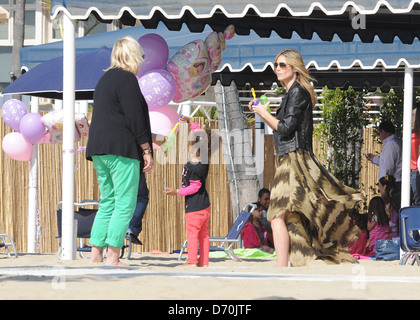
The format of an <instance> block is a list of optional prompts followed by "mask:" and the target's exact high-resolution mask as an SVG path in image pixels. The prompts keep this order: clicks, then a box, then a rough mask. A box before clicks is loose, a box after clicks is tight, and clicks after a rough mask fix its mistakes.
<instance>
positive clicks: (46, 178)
mask: <svg viewBox="0 0 420 320" xmlns="http://www.w3.org/2000/svg"><path fill="white" fill-rule="evenodd" d="M197 119H199V121H200V122H201V124H203V122H204V119H203V118H197ZM206 121H208V120H206ZM209 125H210V126H211V128H217V121H215V120H211V121H209ZM0 132H1V139H3V137H4V136H5V135H6V134H7V133H9V132H11V129H10V128H9V127H8V126H7V125H6V124H4V122H3V121H1V122H0ZM187 132H188V128H187V125H186V124H185V125H180V128H179V132H178V134H177V138H176V139H177V140H176V143H177V145H178V148H173V150H172V151H171V152H169V153H168V154H167V155H165V154H164V153H163V152H162V151H161V150H158V151H155V166H154V168H153V170H152V173H150V174H148V175H147V177H146V180H147V184H148V187H149V190H150V194H149V198H150V200H149V205H148V207H147V210H146V214H145V217H144V220H143V231H142V233H141V234H140V240H141V241H142V242H143V246H138V245H134V246H133V251H134V252H150V251H152V250H160V251H163V252H172V251H173V250H177V249H180V246H181V244H182V243H183V241H184V240H185V238H186V235H185V221H184V199H183V198H182V197H173V196H167V195H164V194H163V192H162V191H163V188H164V187H165V186H168V187H177V188H179V187H180V186H181V173H182V168H183V166H184V164H185V162H186V161H187V156H186V155H187ZM364 141H365V145H364V147H363V150H364V151H366V152H372V153H375V152H380V150H381V146H380V145H378V144H377V143H376V142H375V141H374V139H373V138H372V129H365V131H364ZM86 143H87V138H83V137H82V139H81V140H80V141H79V142H78V143H77V144H76V147H75V149H77V148H79V147H83V146H85V145H86ZM314 149H315V151H317V150H318V149H319V148H318V144H317V141H314ZM38 150H39V151H38V152H39V153H38V199H37V216H38V221H37V226H38V241H37V252H39V253H54V252H56V251H57V248H58V239H57V238H56V236H57V234H58V233H57V219H56V209H57V204H58V202H59V201H61V198H62V194H61V192H62V188H61V184H62V146H61V145H55V144H51V143H48V144H39V145H38ZM218 152H219V161H218V163H217V164H211V165H210V169H209V176H208V179H207V182H206V185H207V190H208V192H209V195H210V200H211V221H210V234H211V235H212V236H222V235H225V234H226V233H227V231H228V230H229V228H230V226H231V225H232V223H233V221H232V206H231V203H230V196H229V186H228V183H227V175H226V168H225V164H224V163H223V160H222V159H223V155H222V150H221V148H219V151H218ZM318 152H321V151H318ZM264 154H265V167H264V187H267V188H269V189H270V187H271V184H272V181H273V177H274V148H273V139H272V136H271V135H266V136H265V152H264ZM319 154H320V153H319ZM0 166H1V179H0V188H1V198H0V208H1V212H0V233H7V234H10V235H11V236H12V237H13V239H14V241H15V243H16V246H17V250H18V251H19V252H26V251H27V228H28V218H27V216H28V179H29V170H30V163H29V162H21V161H15V160H13V159H11V158H9V157H8V156H7V155H6V154H5V153H4V152H0ZM377 174H378V171H377V168H376V167H375V166H373V165H371V164H369V165H368V164H367V161H366V160H364V165H363V168H362V172H361V174H360V181H361V182H362V183H363V188H362V190H363V191H364V192H365V194H366V196H367V198H368V199H369V198H370V197H371V196H372V194H373V191H372V188H375V189H377V187H376V186H375V183H376V181H377ZM256 197H257V195H256ZM256 197H255V199H250V202H252V201H255V200H256ZM83 199H95V200H98V199H99V190H98V185H97V178H96V173H95V171H94V169H93V167H92V163H91V162H90V161H87V160H86V159H85V151H81V152H77V153H75V201H76V202H79V201H81V200H83Z"/></svg>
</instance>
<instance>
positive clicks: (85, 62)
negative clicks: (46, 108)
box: [3, 47, 111, 100]
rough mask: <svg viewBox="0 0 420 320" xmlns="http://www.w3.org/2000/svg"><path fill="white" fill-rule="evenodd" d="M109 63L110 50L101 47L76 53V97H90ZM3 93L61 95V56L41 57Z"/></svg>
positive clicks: (54, 97) (38, 95)
mask: <svg viewBox="0 0 420 320" xmlns="http://www.w3.org/2000/svg"><path fill="white" fill-rule="evenodd" d="M110 64H111V50H110V49H108V48H107V47H101V48H99V49H97V50H94V51H89V52H83V53H79V54H76V90H75V91H76V97H75V98H76V100H91V99H93V92H94V90H95V87H96V84H97V83H98V81H99V79H100V78H101V76H102V75H103V74H104V72H105V71H104V70H105V69H107V68H109V66H110ZM3 94H23V95H30V96H37V97H44V98H51V99H62V98H63V57H62V56H61V57H58V58H54V59H51V60H48V61H45V62H43V63H41V64H39V65H37V66H36V67H34V68H33V69H31V70H29V71H28V72H26V73H24V74H23V75H22V76H20V77H19V78H17V79H16V80H15V81H14V82H12V83H11V84H10V85H8V86H7V87H6V88H5V89H4V91H3Z"/></svg>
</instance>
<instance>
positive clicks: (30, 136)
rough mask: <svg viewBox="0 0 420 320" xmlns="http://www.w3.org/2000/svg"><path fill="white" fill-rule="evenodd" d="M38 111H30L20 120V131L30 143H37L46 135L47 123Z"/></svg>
mask: <svg viewBox="0 0 420 320" xmlns="http://www.w3.org/2000/svg"><path fill="white" fill-rule="evenodd" d="M41 118H42V116H41V115H40V114H38V113H28V114H26V115H25V116H23V118H22V119H21V120H20V126H19V128H20V133H22V135H23V137H24V138H25V139H26V140H27V141H28V142H30V143H32V144H35V143H37V142H38V141H39V140H41V139H42V137H43V136H44V135H45V125H44V124H43V123H42V121H41Z"/></svg>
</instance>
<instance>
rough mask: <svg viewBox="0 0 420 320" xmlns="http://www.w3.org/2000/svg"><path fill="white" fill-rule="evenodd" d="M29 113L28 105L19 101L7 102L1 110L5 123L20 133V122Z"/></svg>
mask: <svg viewBox="0 0 420 320" xmlns="http://www.w3.org/2000/svg"><path fill="white" fill-rule="evenodd" d="M27 113H28V108H27V107H26V105H25V104H24V103H23V102H22V101H20V100H17V99H10V100H7V101H6V102H5V103H4V104H3V107H2V109H1V117H2V118H3V121H4V122H5V123H6V124H7V125H8V126H9V127H10V128H12V129H13V130H15V131H19V130H20V129H19V126H20V120H21V119H22V118H23V116H25V115H26V114H27Z"/></svg>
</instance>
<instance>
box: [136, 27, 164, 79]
mask: <svg viewBox="0 0 420 320" xmlns="http://www.w3.org/2000/svg"><path fill="white" fill-rule="evenodd" d="M137 41H138V43H140V45H141V46H142V48H143V51H144V56H145V58H144V61H143V63H142V64H141V66H140V70H139V72H137V77H138V78H141V77H142V76H143V75H145V74H146V73H147V72H149V71H151V70H155V69H163V67H164V66H165V65H166V62H168V57H169V47H168V44H167V43H166V41H165V39H163V38H162V37H161V36H160V35H158V34H156V33H149V34H145V35H144V36H142V37H141V38H139V39H138V40H137Z"/></svg>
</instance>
